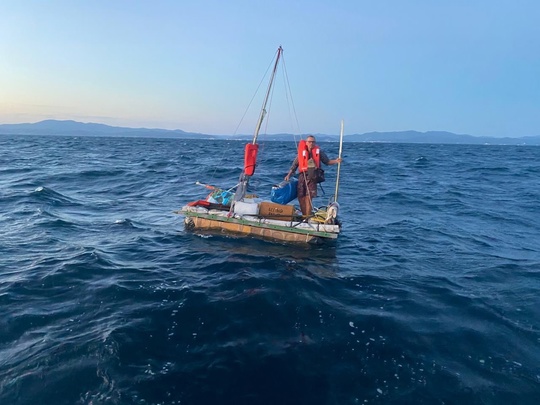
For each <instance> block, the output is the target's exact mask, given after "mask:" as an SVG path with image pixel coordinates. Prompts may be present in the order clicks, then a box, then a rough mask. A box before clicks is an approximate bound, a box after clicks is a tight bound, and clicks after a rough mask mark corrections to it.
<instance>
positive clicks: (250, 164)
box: [234, 46, 283, 201]
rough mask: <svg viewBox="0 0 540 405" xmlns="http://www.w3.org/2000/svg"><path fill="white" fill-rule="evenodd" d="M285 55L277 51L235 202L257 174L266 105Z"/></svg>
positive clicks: (281, 49) (246, 152)
mask: <svg viewBox="0 0 540 405" xmlns="http://www.w3.org/2000/svg"><path fill="white" fill-rule="evenodd" d="M282 53H283V48H282V47H281V46H280V47H279V48H278V50H277V56H276V61H275V62H274V68H273V69H272V75H271V76H270V82H269V83H268V89H267V90H266V96H265V97H264V102H263V105H262V108H261V113H260V115H259V119H258V121H257V125H256V126H255V132H254V134H253V142H252V143H250V144H249V143H248V144H247V145H246V146H245V150H244V170H242V173H241V174H240V179H239V181H238V187H236V192H235V194H234V201H239V200H241V199H242V198H244V196H245V195H246V190H247V186H248V183H249V179H250V177H251V176H253V174H254V173H255V166H256V162H257V152H258V151H259V145H258V144H257V138H258V137H259V131H260V130H261V126H262V123H263V121H264V117H265V116H266V105H267V104H268V99H269V98H270V94H271V92H272V86H273V84H274V78H275V77H276V72H277V67H278V63H279V60H280V58H281V55H282Z"/></svg>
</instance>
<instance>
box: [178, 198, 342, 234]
mask: <svg viewBox="0 0 540 405" xmlns="http://www.w3.org/2000/svg"><path fill="white" fill-rule="evenodd" d="M205 203H206V204H205ZM242 203H243V204H238V202H236V204H235V205H234V208H233V209H232V211H231V210H230V207H227V206H223V205H220V204H212V203H208V202H207V201H197V202H194V203H190V204H188V205H186V206H184V207H183V208H182V209H181V210H180V212H181V213H182V214H183V215H184V217H185V218H184V222H185V225H186V228H187V229H188V230H208V231H221V232H223V233H231V234H240V235H246V236H254V237H259V238H263V239H269V240H276V241H283V242H301V243H316V242H321V241H322V240H325V239H327V240H332V239H337V237H338V235H339V232H340V229H341V224H340V223H339V221H338V220H337V214H338V209H339V205H338V204H337V203H333V204H331V205H330V206H329V208H328V209H326V210H324V209H319V210H318V211H317V213H315V215H313V216H312V217H310V218H303V217H302V215H297V213H296V210H295V208H294V206H293V205H282V204H276V203H272V202H267V201H261V202H256V201H251V202H246V199H244V201H242ZM237 206H239V207H240V209H238V208H237Z"/></svg>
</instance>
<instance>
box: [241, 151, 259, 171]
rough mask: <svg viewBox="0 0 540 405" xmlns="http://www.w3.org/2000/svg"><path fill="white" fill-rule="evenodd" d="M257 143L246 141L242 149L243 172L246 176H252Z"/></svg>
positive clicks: (255, 163)
mask: <svg viewBox="0 0 540 405" xmlns="http://www.w3.org/2000/svg"><path fill="white" fill-rule="evenodd" d="M258 150H259V144H253V143H248V144H246V148H245V150H244V173H245V174H246V176H253V173H255V166H256V165H257V152H258Z"/></svg>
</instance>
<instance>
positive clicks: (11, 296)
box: [0, 135, 540, 405]
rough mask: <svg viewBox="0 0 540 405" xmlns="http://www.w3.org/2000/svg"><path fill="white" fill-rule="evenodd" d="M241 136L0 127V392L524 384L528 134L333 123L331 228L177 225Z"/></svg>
mask: <svg viewBox="0 0 540 405" xmlns="http://www.w3.org/2000/svg"><path fill="white" fill-rule="evenodd" d="M243 144H244V143H243V142H242V141H226V140H197V139H191V140H190V139H150V138H100V137H90V136H88V137H79V136H9V135H2V136H0V308H1V317H0V404H2V405H10V404H54V405H59V404H141V405H142V404H144V405H146V404H156V405H157V404H160V405H165V404H183V405H191V404H231V405H232V404H235V405H243V404H246V405H247V404H250V405H251V404H291V405H292V404H294V405H301V404H309V405H318V404H321V405H323V404H344V405H347V404H539V403H540V147H537V146H505V145H441V144H433V145H431V144H398V143H348V142H345V143H344V144H343V163H342V165H341V167H340V176H339V182H337V183H338V184H337V185H338V187H336V177H337V176H336V174H337V166H329V167H327V168H326V181H325V182H324V183H322V190H321V189H319V196H318V197H317V198H316V200H315V205H316V206H323V205H325V204H326V203H327V202H328V201H330V200H332V199H333V198H334V197H335V194H336V190H337V200H338V202H339V204H340V218H341V221H342V224H343V226H342V233H341V235H340V237H339V239H338V240H337V242H335V243H330V244H319V245H303V244H296V245H295V244H293V245H291V244H284V243H276V242H272V241H266V240H257V239H252V238H248V237H238V236H235V235H225V234H209V233H199V232H196V231H195V232H194V231H189V230H186V229H184V224H183V217H182V215H181V214H178V213H177V211H178V210H179V209H180V208H181V207H182V206H183V205H185V204H186V203H187V202H189V201H193V200H198V199H202V198H204V197H205V196H206V195H207V194H208V189H206V188H205V187H204V186H201V185H197V184H196V182H200V183H203V184H208V185H213V186H217V187H220V188H222V189H229V188H231V187H234V186H235V184H236V183H237V181H238V178H239V175H240V173H241V170H242V164H243V162H242V161H243ZM321 146H322V148H323V149H324V150H325V151H326V153H327V154H328V155H329V157H330V158H335V157H336V156H337V155H338V149H339V145H338V143H331V142H330V143H322V144H321ZM294 155H295V144H294V142H292V141H290V142H285V143H278V142H273V141H270V140H268V141H266V140H265V139H264V136H263V137H261V143H260V151H259V161H258V166H257V170H256V173H255V176H253V178H252V179H251V182H250V192H253V193H255V194H257V195H258V196H259V197H261V198H268V197H269V196H270V191H271V188H272V186H273V185H275V184H278V183H279V182H281V181H282V180H283V177H284V176H285V174H286V173H287V171H288V169H289V166H290V164H291V162H292V160H293V158H294Z"/></svg>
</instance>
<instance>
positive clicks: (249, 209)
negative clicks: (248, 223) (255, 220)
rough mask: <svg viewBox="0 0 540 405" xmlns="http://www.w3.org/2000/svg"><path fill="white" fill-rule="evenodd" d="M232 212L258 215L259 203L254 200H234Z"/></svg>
mask: <svg viewBox="0 0 540 405" xmlns="http://www.w3.org/2000/svg"><path fill="white" fill-rule="evenodd" d="M233 212H234V213H235V214H239V215H258V214H259V204H257V203H256V202H244V201H236V202H235V203H234V209H233Z"/></svg>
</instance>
